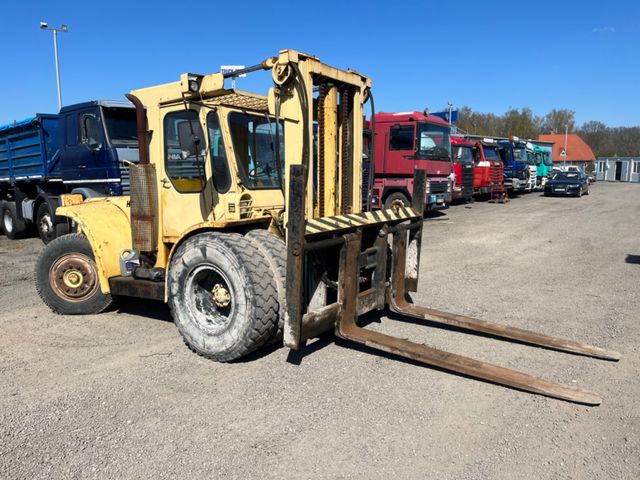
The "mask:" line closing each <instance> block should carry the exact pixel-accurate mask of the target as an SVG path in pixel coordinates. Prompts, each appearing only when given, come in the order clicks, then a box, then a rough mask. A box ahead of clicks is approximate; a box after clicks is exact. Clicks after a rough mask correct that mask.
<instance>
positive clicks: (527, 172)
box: [498, 137, 537, 191]
mask: <svg viewBox="0 0 640 480" xmlns="http://www.w3.org/2000/svg"><path fill="white" fill-rule="evenodd" d="M498 144H499V145H500V146H501V147H502V150H501V151H500V155H501V156H502V162H503V164H504V186H505V187H506V188H508V189H509V190H513V191H519V190H525V191H531V190H533V189H534V188H535V184H536V177H537V174H536V172H537V167H536V164H535V156H534V154H533V146H531V148H528V146H527V142H525V141H522V140H520V139H519V138H518V137H511V138H510V139H508V140H498Z"/></svg>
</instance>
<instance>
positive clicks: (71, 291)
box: [49, 253, 99, 302]
mask: <svg viewBox="0 0 640 480" xmlns="http://www.w3.org/2000/svg"><path fill="white" fill-rule="evenodd" d="M97 277H98V276H97V268H96V264H95V262H94V261H93V260H91V259H90V258H89V257H87V256H86V255H83V254H81V253H69V254H67V255H63V256H62V257H60V258H58V259H57V260H56V261H55V262H54V263H53V265H51V268H50V269H49V283H50V285H51V288H52V289H53V291H54V292H55V294H56V295H58V296H59V297H61V298H63V299H65V300H67V301H69V302H83V301H85V300H87V299H88V298H90V297H91V296H93V295H94V294H95V293H96V292H97V290H98V286H99V285H98V281H97Z"/></svg>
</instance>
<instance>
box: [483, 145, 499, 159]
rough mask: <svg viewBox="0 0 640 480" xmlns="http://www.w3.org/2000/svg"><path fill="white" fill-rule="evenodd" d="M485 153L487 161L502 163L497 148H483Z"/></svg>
mask: <svg viewBox="0 0 640 480" xmlns="http://www.w3.org/2000/svg"><path fill="white" fill-rule="evenodd" d="M482 149H483V151H484V158H485V160H496V161H500V154H499V153H498V149H497V148H496V147H482Z"/></svg>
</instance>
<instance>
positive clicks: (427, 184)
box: [424, 178, 431, 193]
mask: <svg viewBox="0 0 640 480" xmlns="http://www.w3.org/2000/svg"><path fill="white" fill-rule="evenodd" d="M424 191H425V193H431V179H429V178H427V183H426V185H425V189H424Z"/></svg>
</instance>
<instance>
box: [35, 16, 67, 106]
mask: <svg viewBox="0 0 640 480" xmlns="http://www.w3.org/2000/svg"><path fill="white" fill-rule="evenodd" d="M40 28H41V29H42V30H51V31H52V32H53V56H54V58H55V62H56V82H57V85H58V109H61V108H62V88H61V87H60V62H59V61H58V32H68V31H69V27H67V25H64V24H62V25H61V26H60V28H50V27H49V24H48V23H47V22H40Z"/></svg>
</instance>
